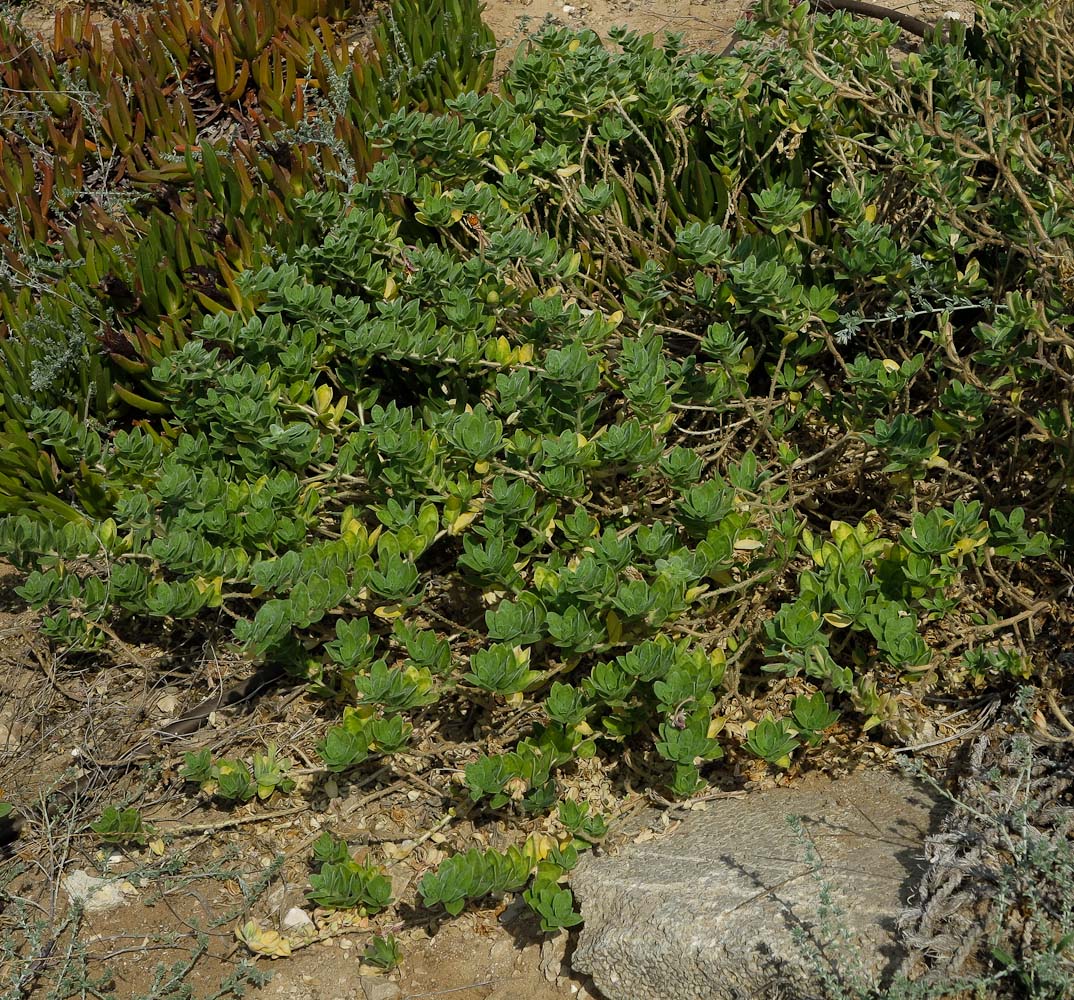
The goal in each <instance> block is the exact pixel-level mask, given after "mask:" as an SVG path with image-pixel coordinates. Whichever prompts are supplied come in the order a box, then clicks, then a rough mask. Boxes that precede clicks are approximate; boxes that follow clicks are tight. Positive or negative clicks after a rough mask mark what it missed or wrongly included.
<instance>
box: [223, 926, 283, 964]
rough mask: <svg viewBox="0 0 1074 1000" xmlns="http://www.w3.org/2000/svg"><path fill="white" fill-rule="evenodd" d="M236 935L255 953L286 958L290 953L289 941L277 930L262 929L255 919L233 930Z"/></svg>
mask: <svg viewBox="0 0 1074 1000" xmlns="http://www.w3.org/2000/svg"><path fill="white" fill-rule="evenodd" d="M235 937H237V938H238V939H239V940H240V941H241V942H242V943H243V944H244V945H246V947H247V948H249V949H250V951H252V952H253V953H254V954H255V955H265V956H267V957H268V958H287V957H289V956H290V954H291V942H290V941H288V940H287V938H285V937H284V936H283V935H282V934H280V932H279V931H274V930H271V929H268V930H262V929H261V928H260V927H259V926H258V924H257V921H256V920H250V921H247V922H246V923H245V924H243V925H242V926H241V927H239V928H237V929H236V931H235Z"/></svg>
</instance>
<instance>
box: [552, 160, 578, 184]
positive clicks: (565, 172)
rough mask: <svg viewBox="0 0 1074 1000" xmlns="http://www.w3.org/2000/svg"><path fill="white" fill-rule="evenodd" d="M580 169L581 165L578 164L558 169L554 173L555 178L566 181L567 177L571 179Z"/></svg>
mask: <svg viewBox="0 0 1074 1000" xmlns="http://www.w3.org/2000/svg"><path fill="white" fill-rule="evenodd" d="M581 169H582V165H581V164H580V163H572V164H570V165H569V166H566V167H560V168H559V170H557V171H556V176H557V177H562V178H563V179H564V180H566V179H567V178H568V177H573V176H574V175H575V174H576V173H578V171H579V170H581Z"/></svg>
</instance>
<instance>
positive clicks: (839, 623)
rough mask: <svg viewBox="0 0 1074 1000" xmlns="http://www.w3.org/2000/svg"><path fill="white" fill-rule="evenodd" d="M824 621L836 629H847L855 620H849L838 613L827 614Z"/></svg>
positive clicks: (829, 612)
mask: <svg viewBox="0 0 1074 1000" xmlns="http://www.w3.org/2000/svg"><path fill="white" fill-rule="evenodd" d="M824 620H825V621H826V622H827V623H828V624H829V625H834V626H835V627H836V628H846V627H847V626H848V625H850V624H851V622H852V621H853V619H851V618H848V617H847V616H846V615H843V614H840V613H839V612H838V611H828V612H826V613H825V615H824Z"/></svg>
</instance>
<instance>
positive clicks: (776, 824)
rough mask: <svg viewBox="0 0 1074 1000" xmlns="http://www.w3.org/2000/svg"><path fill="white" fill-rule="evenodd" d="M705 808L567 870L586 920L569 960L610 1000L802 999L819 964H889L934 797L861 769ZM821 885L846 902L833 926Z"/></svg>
mask: <svg viewBox="0 0 1074 1000" xmlns="http://www.w3.org/2000/svg"><path fill="white" fill-rule="evenodd" d="M708 805H709V807H708V809H707V810H706V811H704V812H690V813H689V814H688V818H687V819H685V820H684V821H683V823H682V825H681V826H680V827H679V828H678V829H675V830H674V831H673V832H672V833H670V834H668V835H666V836H663V837H660V838H658V839H654V840H651V841H649V842H645V843H634V844H632V845H630V846H629V847H627V848H625V849H624V850H623V851H622V852H621V853H620V854H619V855H618V856H616V857H595V856H589V857H586V858H585V859H584V860H583V862H582V863H581V864H580V865H579V866H578V868H577V869H576V870H575V872H574V874H573V876H572V878H571V887H572V889H573V890H574V893H575V896H576V897H577V899H578V901H579V903H580V904H581V910H582V915H583V917H584V918H585V923H584V925H583V927H582V932H581V937H580V940H579V943H578V947H577V949H576V950H575V952H574V956H573V959H572V964H573V966H574V968H575V969H576V970H579V971H581V972H584V973H588V974H589V975H590V976H592V977H593V980H594V982H595V984H596V986H597V988H598V989H599V990H600V991H601V993H602V994H603V995H604V996H605V997H606V998H607V1000H745V998H753V997H757V998H761V997H764V998H766V1000H777V998H779V997H787V998H792V997H793V998H794V1000H808V998H810V997H812V996H813V995H815V994H819V993H821V990H820V988H819V985H818V980H819V975H818V969H825V970H827V971H828V972H829V973H836V974H839V975H841V976H844V977H845V976H846V975H847V974H848V973H850V974H854V973H855V972H857V973H859V974H860V975H862V976H864V977H872V976H876V975H878V974H880V973H882V972H885V971H888V970H890V969H892V968H893V967H894V965H895V964H896V963H897V962H898V960H899V958H900V955H899V954H898V953H897V952H898V949H897V947H896V945H895V940H894V935H895V925H896V920H897V918H898V916H899V913H900V911H901V910H902V908H903V906H904V904H905V902H906V896H907V895H908V891H909V889H910V888H911V887H912V886H913V885H914V884H915V883H916V881H917V880H918V879H919V878H920V876H921V872H922V870H923V868H924V861H923V858H922V844H923V841H924V839H925V836H926V835H927V834H928V833H929V831H930V829H935V826H936V824H938V823H939V819H940V814H941V812H942V809H941V808H940V806H939V805H938V802H937V797H936V795H935V794H934V793H932V792H931V791H930V790H928V789H927V788H925V787H924V786H922V785H918V784H917V783H914V782H911V781H910V780H908V779H905V778H901V777H898V776H896V775H891V774H888V773H886V772H880V771H861V772H858V773H857V774H854V775H852V776H850V777H848V778H843V779H840V780H839V781H835V782H831V781H827V780H821V779H818V780H816V781H812V782H810V783H809V784H808V785H807V786H800V787H796V788H789V789H775V790H771V791H765V792H756V793H752V794H750V795H747V796H745V797H743V798H737V799H732V798H728V799H721V800H716V801H713V802H711V803H709V804H708ZM790 816H798V817H801V825H800V827H799V828H798V829H799V832H796V831H795V829H794V827H793V826H792V824H791V823H790V822H788V817H790ZM811 850H812V851H813V852H814V853H815V856H816V859H815V864H813V863H810V862H809V860H808V855H809V852H810V851H811ZM825 886H826V887H827V888H828V889H829V890H830V892H831V902H832V903H833V904H834V905H836V906H837V907H839V908H840V909H841V910H842V911H843V912H842V914H840V915H839V916H838V918H837V920H835V921H834V922H833V921H832V920H831V919H829V920H827V921H825V920H824V919H823V915H822V913H821V910H822V901H821V896H822V891H823V889H824V887H825ZM844 931H845V932H846V934H847V935H848V936H847V938H846V939H845V940H842V939H840V938H839V935H840V934H842V933H843V932H844Z"/></svg>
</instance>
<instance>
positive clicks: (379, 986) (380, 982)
mask: <svg viewBox="0 0 1074 1000" xmlns="http://www.w3.org/2000/svg"><path fill="white" fill-rule="evenodd" d="M361 984H362V993H363V994H365V1000H396V997H398V996H399V994H400V993H402V992H403V991H402V990H401V989H399V987H398V986H397V985H396V984H395V983H393V982H392V981H391V980H390V979H385V978H383V977H382V976H362V978H361Z"/></svg>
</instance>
